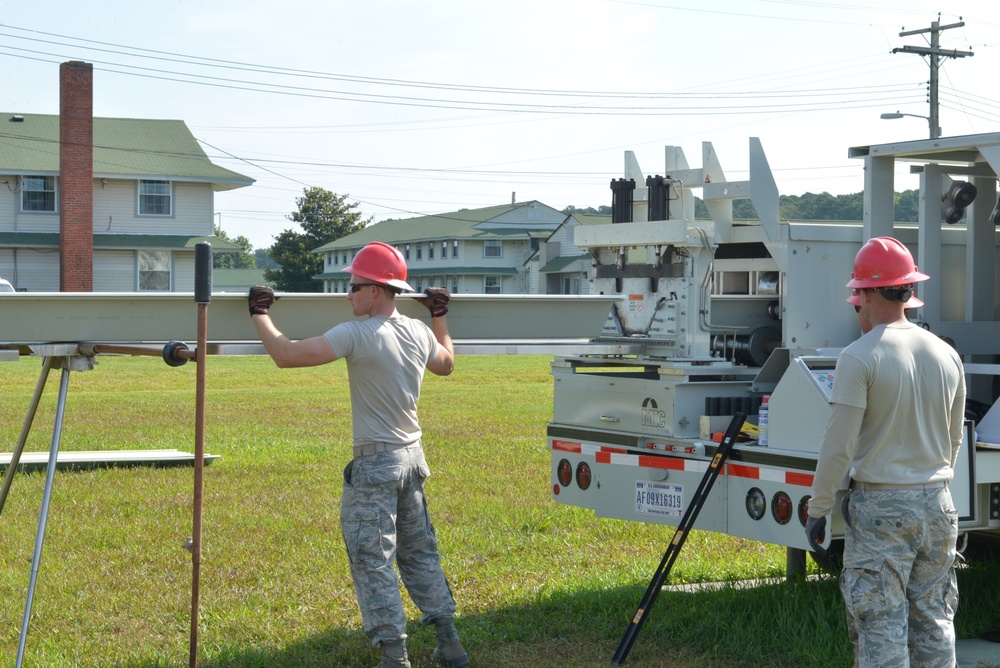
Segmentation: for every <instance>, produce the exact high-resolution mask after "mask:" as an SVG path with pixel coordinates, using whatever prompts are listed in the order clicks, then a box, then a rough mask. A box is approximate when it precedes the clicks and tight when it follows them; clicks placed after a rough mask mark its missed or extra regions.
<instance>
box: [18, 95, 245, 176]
mask: <svg viewBox="0 0 1000 668" xmlns="http://www.w3.org/2000/svg"><path fill="white" fill-rule="evenodd" d="M14 118H21V119H23V120H21V121H14V120H12V119H14ZM58 173H59V116H57V115H51V114H17V115H15V114H10V113H7V114H0V174H58ZM94 176H95V178H129V179H136V178H149V179H164V180H169V181H190V182H198V183H211V184H212V186H213V188H214V189H215V190H232V189H234V188H241V187H244V186H248V185H250V184H251V183H253V181H254V180H253V179H251V178H250V177H248V176H243V175H242V174H238V173H237V172H234V171H231V170H229V169H226V168H224V167H219V166H218V165H216V164H214V163H212V161H211V160H209V158H208V156H207V155H206V154H205V152H204V151H203V150H202V149H201V146H200V145H199V144H198V142H197V140H196V139H195V138H194V135H192V134H191V131H190V130H189V129H188V127H187V125H185V124H184V121H174V120H153V119H139V118H98V117H95V118H94Z"/></svg>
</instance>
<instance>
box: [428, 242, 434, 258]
mask: <svg viewBox="0 0 1000 668" xmlns="http://www.w3.org/2000/svg"><path fill="white" fill-rule="evenodd" d="M427 259H428V260H433V259H434V242H433V241H428V242H427Z"/></svg>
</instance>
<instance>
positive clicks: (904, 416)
mask: <svg viewBox="0 0 1000 668" xmlns="http://www.w3.org/2000/svg"><path fill="white" fill-rule="evenodd" d="M830 403H831V404H833V409H834V412H833V415H832V416H831V419H830V422H829V424H828V425H827V430H826V433H825V434H824V437H823V444H822V446H821V447H820V453H819V461H818V462H817V465H816V477H815V479H814V481H813V495H812V500H811V501H810V502H809V514H810V515H811V516H813V517H822V516H823V515H828V514H829V513H830V510H831V509H832V507H833V503H834V495H835V494H836V491H837V490H838V489H842V488H843V484H844V480H845V479H846V478H847V477H848V476H849V477H850V478H852V479H854V480H859V481H862V482H873V483H891V484H899V485H907V484H913V485H919V484H923V483H928V482H936V481H950V480H951V478H952V475H953V473H954V470H953V469H954V466H955V462H956V460H957V458H958V450H959V448H960V447H961V444H962V427H963V424H964V420H965V373H964V370H963V368H962V360H961V358H960V357H959V356H958V354H957V353H956V352H955V350H954V349H953V348H951V346H949V345H948V344H946V343H945V342H944V341H942V340H941V339H940V338H938V337H937V336H935V335H934V334H932V333H930V332H928V331H925V330H924V329H922V328H920V327H918V326H917V325H914V324H913V323H910V322H905V323H904V322H900V323H893V324H891V325H880V326H878V327H875V328H874V329H872V330H871V331H870V332H868V333H867V334H865V335H864V336H862V337H861V338H860V339H858V340H857V341H855V342H854V343H852V344H851V345H849V346H848V347H847V348H845V349H844V350H843V352H842V353H841V354H840V356H839V357H838V359H837V368H836V372H835V376H834V384H833V391H832V393H831V397H830Z"/></svg>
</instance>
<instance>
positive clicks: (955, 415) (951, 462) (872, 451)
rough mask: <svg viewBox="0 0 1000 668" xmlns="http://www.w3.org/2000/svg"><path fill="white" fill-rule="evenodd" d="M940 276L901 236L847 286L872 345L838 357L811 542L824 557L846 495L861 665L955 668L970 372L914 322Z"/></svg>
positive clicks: (872, 250) (868, 252) (882, 245)
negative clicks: (958, 486)
mask: <svg viewBox="0 0 1000 668" xmlns="http://www.w3.org/2000/svg"><path fill="white" fill-rule="evenodd" d="M929 278H930V277H929V276H927V275H926V274H923V273H921V272H919V271H917V267H916V265H915V264H914V262H913V256H912V255H911V254H910V251H909V250H908V249H907V248H906V246H904V245H903V244H902V243H900V242H899V241H898V240H896V239H894V238H892V237H877V238H874V239H870V240H869V241H868V242H867V243H865V245H864V246H863V247H862V248H861V250H860V251H858V254H857V256H856V257H855V260H854V271H853V273H852V275H851V280H850V281H849V282H848V283H847V287H849V288H852V289H853V290H854V293H853V294H852V296H851V297H849V298H848V302H850V303H853V304H855V306H856V307H857V308H858V309H859V315H858V318H859V323H860V324H861V327H862V331H863V332H864V334H863V336H862V337H861V338H860V339H858V340H857V341H855V342H854V343H852V344H851V345H849V346H848V347H847V348H845V349H844V350H843V351H842V352H841V354H840V356H839V357H838V358H837V368H836V372H835V381H834V384H833V390H832V394H831V396H830V404H831V408H832V413H831V416H830V420H829V422H828V423H827V428H826V433H825V434H824V437H823V443H822V445H821V446H820V452H819V460H818V461H817V464H816V476H815V479H814V481H813V489H812V498H811V499H810V501H809V519H808V521H807V523H806V535H807V537H808V539H809V542H810V544H811V545H812V546H813V548H814V549H816V550H821V549H822V548H821V546H820V543H821V542H822V541H823V537H824V531H825V529H826V524H827V519H826V518H827V516H828V515H830V514H831V512H832V510H833V506H834V498H835V495H836V493H837V491H838V490H840V489H844V488H846V489H847V494H846V496H845V497H844V500H843V503H842V504H841V512H842V513H843V515H844V522H845V525H846V529H845V535H844V564H843V566H844V568H843V572H842V574H841V582H840V588H841V592H842V594H843V596H844V603H845V606H846V608H847V617H848V628H849V633H850V636H851V641H852V642H853V643H854V646H855V659H856V660H855V665H856V666H861V667H862V668H864V667H872V668H875V667H879V668H884V667H886V666H899V667H903V666H926V667H932V666H933V667H935V668H953V666H954V665H955V628H954V618H955V610H956V608H957V606H958V586H957V583H956V580H955V562H956V559H958V558H959V557H958V555H957V554H956V551H955V543H956V540H957V538H958V513H957V512H956V510H955V505H954V503H953V502H952V499H951V494H950V493H949V491H948V483H949V482H950V481H951V479H952V476H953V475H954V467H955V462H956V460H957V458H958V450H959V448H960V447H961V444H962V429H963V425H964V420H965V374H964V370H963V367H962V360H961V358H960V357H959V356H958V354H957V353H956V352H955V350H954V349H952V348H951V347H950V346H949V345H948V344H947V343H945V342H944V341H942V340H941V339H940V338H938V337H937V336H934V335H933V334H932V333H930V332H928V331H926V330H924V329H923V328H922V327H919V326H918V325H916V324H914V323H912V322H910V321H909V320H907V318H906V315H905V309H906V308H907V307H908V306H921V305H923V303H922V302H919V300H917V299H916V298H915V297H914V296H913V286H914V284H915V283H918V282H920V281H926V280H928V279H929Z"/></svg>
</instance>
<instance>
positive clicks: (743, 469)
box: [726, 464, 760, 480]
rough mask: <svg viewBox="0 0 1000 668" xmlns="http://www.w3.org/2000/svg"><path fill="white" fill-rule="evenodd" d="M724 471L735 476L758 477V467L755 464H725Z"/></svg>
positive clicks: (757, 478) (756, 478)
mask: <svg viewBox="0 0 1000 668" xmlns="http://www.w3.org/2000/svg"><path fill="white" fill-rule="evenodd" d="M726 473H727V474H728V475H732V476H736V477H737V478H753V479H754V480H759V479H760V469H759V468H757V467H756V466H744V465H742V464H727V465H726Z"/></svg>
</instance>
